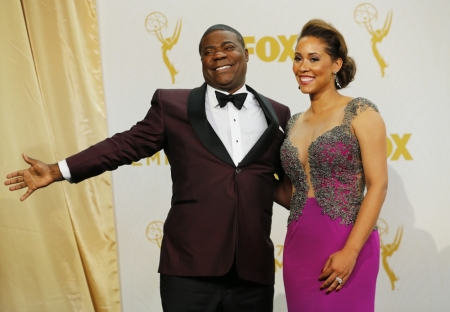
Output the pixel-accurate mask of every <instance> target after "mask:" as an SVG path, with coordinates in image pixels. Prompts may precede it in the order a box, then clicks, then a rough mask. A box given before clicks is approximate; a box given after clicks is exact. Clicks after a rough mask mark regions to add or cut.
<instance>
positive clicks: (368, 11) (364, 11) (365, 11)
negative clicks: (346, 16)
mask: <svg viewBox="0 0 450 312" xmlns="http://www.w3.org/2000/svg"><path fill="white" fill-rule="evenodd" d="M354 18H355V22H356V23H357V24H358V25H359V26H362V27H364V28H366V30H367V31H368V32H369V34H370V35H371V36H372V39H371V42H372V52H373V55H374V56H375V59H376V60H377V62H378V65H380V69H381V77H384V74H385V72H384V70H385V69H386V67H388V64H386V61H385V60H384V58H383V56H381V54H380V52H379V51H378V47H377V45H378V44H379V43H381V41H382V40H383V39H384V38H385V37H386V36H387V35H388V33H389V30H390V29H391V24H392V10H391V11H389V12H388V14H387V17H386V20H385V21H384V25H383V28H382V29H374V28H373V26H372V22H373V21H376V20H377V18H378V11H377V9H376V8H375V7H374V6H373V5H372V4H370V3H362V4H360V5H358V6H357V7H356V9H355V13H354Z"/></svg>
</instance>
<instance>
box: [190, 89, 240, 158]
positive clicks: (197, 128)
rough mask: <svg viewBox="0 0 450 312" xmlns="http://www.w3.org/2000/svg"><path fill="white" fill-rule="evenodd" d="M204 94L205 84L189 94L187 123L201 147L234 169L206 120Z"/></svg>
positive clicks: (224, 149) (220, 142)
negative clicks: (189, 124) (188, 122)
mask: <svg viewBox="0 0 450 312" xmlns="http://www.w3.org/2000/svg"><path fill="white" fill-rule="evenodd" d="M205 94H206V83H204V84H203V85H202V86H200V87H198V88H195V89H192V91H191V92H190V93H189V96H188V100H187V113H188V117H189V121H190V123H191V125H192V127H193V128H194V132H195V133H196V134H197V137H198V138H199V140H200V142H201V143H202V144H203V146H204V147H205V148H206V149H207V150H208V151H209V152H210V153H211V154H213V155H214V156H216V157H217V158H219V159H220V160H222V161H223V162H225V163H227V164H229V165H231V166H233V167H235V165H234V162H233V159H232V158H231V156H230V154H228V151H227V149H226V148H225V146H224V145H223V143H222V141H221V140H220V138H219V136H218V135H217V133H216V132H215V131H214V129H213V128H212V127H211V125H210V124H209V122H208V119H207V118H206V113H205Z"/></svg>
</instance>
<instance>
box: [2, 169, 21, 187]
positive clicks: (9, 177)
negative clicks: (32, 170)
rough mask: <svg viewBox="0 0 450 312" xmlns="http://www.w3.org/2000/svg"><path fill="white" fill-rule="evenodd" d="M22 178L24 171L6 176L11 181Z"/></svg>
mask: <svg viewBox="0 0 450 312" xmlns="http://www.w3.org/2000/svg"><path fill="white" fill-rule="evenodd" d="M20 176H23V170H19V171H16V172H11V173H10V174H8V175H7V176H6V178H7V179H11V178H15V177H20ZM6 182H8V181H6ZM8 184H9V183H8Z"/></svg>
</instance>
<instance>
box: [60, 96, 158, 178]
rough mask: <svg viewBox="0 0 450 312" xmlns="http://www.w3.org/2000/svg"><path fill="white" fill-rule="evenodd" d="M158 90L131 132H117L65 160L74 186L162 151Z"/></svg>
mask: <svg viewBox="0 0 450 312" xmlns="http://www.w3.org/2000/svg"><path fill="white" fill-rule="evenodd" d="M159 91H160V90H156V92H155V93H154V95H153V98H152V101H151V106H150V109H149V111H148V113H147V115H146V116H145V118H144V119H143V120H141V121H139V122H138V123H136V125H134V126H133V127H132V128H131V129H130V130H128V131H125V132H122V133H117V134H115V135H114V136H112V137H111V138H108V139H106V140H103V141H101V142H99V143H97V144H95V145H93V146H91V147H89V148H87V149H85V150H84V151H81V152H79V153H77V154H75V155H73V156H70V157H69V158H67V159H66V161H67V165H68V166H69V170H70V173H71V176H72V180H73V181H74V182H75V183H78V182H81V181H83V180H85V179H88V178H91V177H94V176H97V175H99V174H102V173H103V172H105V171H111V170H115V169H117V167H119V166H122V165H129V164H131V163H132V162H133V161H138V160H140V159H142V158H145V157H150V156H152V155H153V154H155V153H156V152H158V151H160V150H161V149H163V148H164V145H165V144H166V139H165V135H164V109H163V105H162V99H161V97H160V94H161V92H159Z"/></svg>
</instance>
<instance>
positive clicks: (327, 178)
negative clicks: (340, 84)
mask: <svg viewBox="0 0 450 312" xmlns="http://www.w3.org/2000/svg"><path fill="white" fill-rule="evenodd" d="M368 108H372V109H374V110H375V111H377V112H378V109H377V107H376V106H375V104H373V103H372V102H370V101H369V100H367V99H364V98H355V99H353V100H351V101H350V102H349V103H348V104H347V106H346V107H345V110H344V119H343V121H342V124H340V125H338V126H336V127H334V128H332V129H331V130H328V131H326V132H325V133H324V134H322V135H320V136H319V137H318V138H317V139H316V140H314V141H313V142H312V143H311V145H310V146H309V147H308V162H309V167H310V172H309V174H310V180H311V184H312V187H313V189H314V194H315V197H316V200H317V202H318V204H319V205H320V206H321V207H322V208H323V213H324V214H326V215H328V216H330V217H331V218H332V219H333V220H334V219H337V218H340V219H341V224H345V225H349V224H354V223H355V220H356V216H357V214H358V211H359V208H360V206H361V203H362V201H363V199H364V190H365V186H366V184H365V180H364V171H363V166H362V160H361V150H360V147H359V143H358V140H357V138H356V137H355V135H354V134H353V132H352V131H351V122H352V120H353V119H354V118H355V117H356V116H357V115H358V114H359V113H360V112H363V111H365V110H366V109H368ZM300 115H301V113H298V114H295V115H294V116H292V117H291V119H290V120H289V122H288V125H287V132H286V139H285V140H284V142H283V145H282V146H281V162H282V165H283V168H284V170H285V171H286V174H287V175H288V176H289V178H290V179H291V181H292V184H293V185H294V188H295V191H294V194H293V196H292V199H291V203H290V214H289V218H288V225H289V224H290V223H291V222H292V220H298V218H299V217H300V216H301V215H302V209H303V207H304V205H305V203H306V199H307V197H308V188H309V187H308V182H307V177H306V173H305V170H304V168H303V166H302V164H301V162H300V159H299V151H298V148H297V147H296V146H294V145H293V144H292V142H291V140H290V138H289V132H290V129H291V128H292V126H293V125H294V124H295V122H296V120H297V118H298V117H299V116H300Z"/></svg>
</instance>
